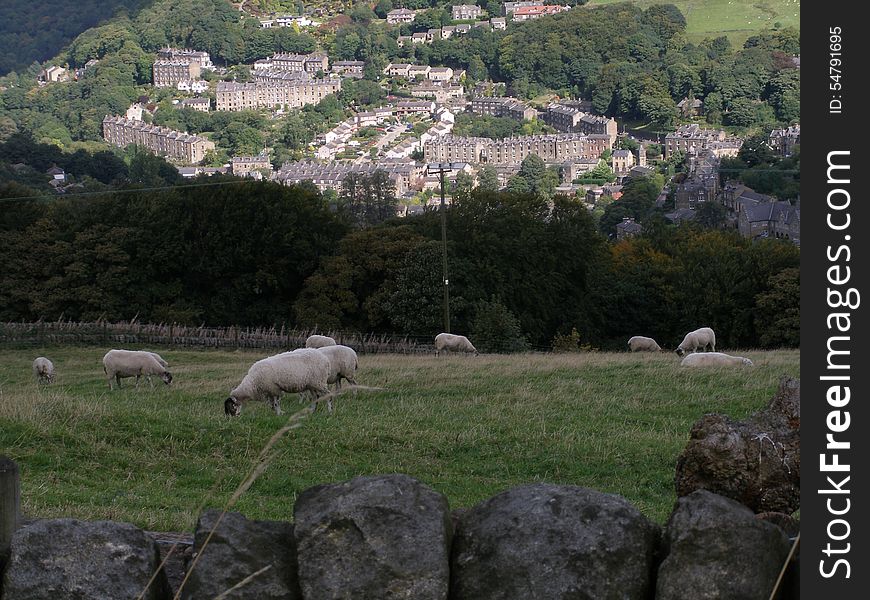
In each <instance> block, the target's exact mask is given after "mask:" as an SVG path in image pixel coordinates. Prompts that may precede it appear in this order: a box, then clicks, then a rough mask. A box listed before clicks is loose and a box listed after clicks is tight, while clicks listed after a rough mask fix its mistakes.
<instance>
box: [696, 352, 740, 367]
mask: <svg viewBox="0 0 870 600" xmlns="http://www.w3.org/2000/svg"><path fill="white" fill-rule="evenodd" d="M744 365H745V366H747V367H751V366H752V361H751V360H749V359H748V358H743V357H742V356H731V355H730V354H723V353H721V352H698V353H696V354H689V355H688V356H687V357H686V358H684V359H683V360H682V361H681V362H680V366H681V367H740V366H744Z"/></svg>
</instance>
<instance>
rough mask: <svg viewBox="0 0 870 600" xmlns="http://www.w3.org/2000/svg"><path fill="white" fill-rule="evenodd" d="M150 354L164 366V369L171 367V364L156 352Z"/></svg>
mask: <svg viewBox="0 0 870 600" xmlns="http://www.w3.org/2000/svg"><path fill="white" fill-rule="evenodd" d="M148 354H150V355H151V356H153V357H154V359H155V360H156V361H157V362H159V363H160V364H161V365H163V366H164V367H169V363H168V362H166V361H165V360H164V359H163V357H162V356H160V355H159V354H157V353H156V352H148Z"/></svg>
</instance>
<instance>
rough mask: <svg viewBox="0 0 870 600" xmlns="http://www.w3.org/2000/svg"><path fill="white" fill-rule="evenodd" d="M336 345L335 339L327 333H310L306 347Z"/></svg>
mask: <svg viewBox="0 0 870 600" xmlns="http://www.w3.org/2000/svg"><path fill="white" fill-rule="evenodd" d="M335 345H336V344H335V340H334V339H332V338H331V337H329V336H326V335H309V336H308V339H307V340H305V347H306V348H325V347H326V346H335Z"/></svg>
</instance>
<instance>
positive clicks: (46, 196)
mask: <svg viewBox="0 0 870 600" xmlns="http://www.w3.org/2000/svg"><path fill="white" fill-rule="evenodd" d="M251 183H277V182H262V181H253V180H251V181H244V180H233V181H213V182H211V183H188V184H177V185H162V186H156V187H143V188H116V189H111V190H105V191H93V192H80V193H70V194H42V195H37V196H13V197H2V198H0V200H5V201H15V200H58V199H60V198H86V197H90V196H106V195H110V194H139V193H142V192H159V191H163V190H179V189H190V188H200V187H218V186H222V185H245V184H251ZM277 185H282V184H280V183H278V184H277Z"/></svg>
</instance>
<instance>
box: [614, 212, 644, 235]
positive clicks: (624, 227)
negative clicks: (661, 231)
mask: <svg viewBox="0 0 870 600" xmlns="http://www.w3.org/2000/svg"><path fill="white" fill-rule="evenodd" d="M641 231H643V227H641V225H640V223H637V222H635V220H634V218H633V217H623V218H622V223H617V224H616V239H617V240H624V239H626V238H630V237H634V236H636V235H640V233H641Z"/></svg>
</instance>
